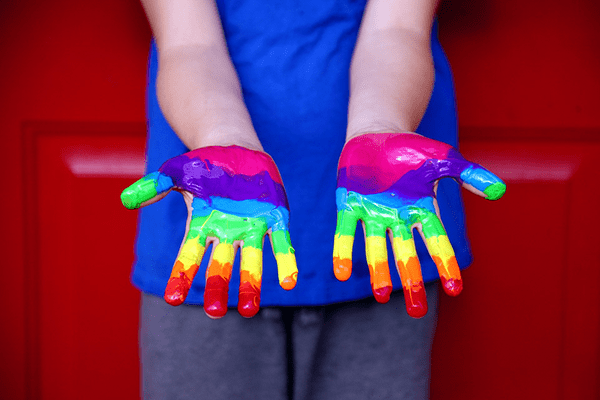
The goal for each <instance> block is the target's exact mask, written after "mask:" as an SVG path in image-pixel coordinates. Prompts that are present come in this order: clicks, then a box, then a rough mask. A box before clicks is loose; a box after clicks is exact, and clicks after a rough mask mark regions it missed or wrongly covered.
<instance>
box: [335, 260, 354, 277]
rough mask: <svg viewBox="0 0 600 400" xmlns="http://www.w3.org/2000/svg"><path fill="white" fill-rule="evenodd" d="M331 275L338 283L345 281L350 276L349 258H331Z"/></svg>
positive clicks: (350, 262)
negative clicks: (332, 274) (333, 275)
mask: <svg viewBox="0 0 600 400" xmlns="http://www.w3.org/2000/svg"><path fill="white" fill-rule="evenodd" d="M333 273H334V274H335V277H336V278H337V279H339V280H340V281H347V280H348V279H349V278H350V275H351V274H352V260H351V259H349V258H339V257H333Z"/></svg>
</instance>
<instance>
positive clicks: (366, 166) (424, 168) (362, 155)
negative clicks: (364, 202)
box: [338, 133, 474, 199]
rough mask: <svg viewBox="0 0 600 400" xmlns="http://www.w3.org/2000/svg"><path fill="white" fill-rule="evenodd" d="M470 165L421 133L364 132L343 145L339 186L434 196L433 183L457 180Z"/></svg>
mask: <svg viewBox="0 0 600 400" xmlns="http://www.w3.org/2000/svg"><path fill="white" fill-rule="evenodd" d="M471 165H474V164H473V163H470V162H468V161H466V160H465V159H464V158H463V157H462V156H461V155H460V153H458V152H457V151H456V150H455V149H454V148H453V147H451V146H449V145H447V144H445V143H441V142H437V141H435V140H431V139H428V138H425V137H423V136H419V135H415V134H398V133H376V134H366V135H362V136H359V137H356V138H354V139H352V140H351V141H349V142H348V143H347V144H346V146H345V147H344V152H343V153H342V157H341V158H340V163H339V167H338V168H339V170H338V187H344V188H346V189H347V190H350V191H354V192H357V193H360V194H364V195H369V194H376V193H382V192H389V193H394V194H397V195H398V196H400V197H402V198H413V199H418V198H422V197H426V196H433V195H434V193H433V183H434V182H435V181H436V180H438V179H439V178H441V177H444V176H450V177H453V178H457V179H459V178H460V174H461V172H462V171H463V170H464V169H465V168H467V167H468V166H471Z"/></svg>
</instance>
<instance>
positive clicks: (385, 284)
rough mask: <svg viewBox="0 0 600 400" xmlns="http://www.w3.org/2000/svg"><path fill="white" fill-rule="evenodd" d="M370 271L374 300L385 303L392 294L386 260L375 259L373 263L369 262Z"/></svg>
mask: <svg viewBox="0 0 600 400" xmlns="http://www.w3.org/2000/svg"><path fill="white" fill-rule="evenodd" d="M369 271H370V272H371V289H373V295H374V296H375V300H377V302H379V303H387V302H388V301H389V300H390V295H391V294H392V278H391V277H390V269H389V267H388V263H387V260H385V261H376V262H375V264H374V265H373V264H369Z"/></svg>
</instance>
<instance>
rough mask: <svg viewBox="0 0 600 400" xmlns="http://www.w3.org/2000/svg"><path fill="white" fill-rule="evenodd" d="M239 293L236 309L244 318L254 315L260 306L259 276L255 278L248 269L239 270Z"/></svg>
mask: <svg viewBox="0 0 600 400" xmlns="http://www.w3.org/2000/svg"><path fill="white" fill-rule="evenodd" d="M240 281H241V283H240V293H239V297H238V311H239V313H240V314H241V315H242V316H243V317H246V318H250V317H253V316H255V315H256V313H257V312H258V310H259V307H260V285H261V279H260V277H259V278H258V279H257V278H255V277H254V276H252V274H251V273H250V272H248V271H245V270H242V271H240Z"/></svg>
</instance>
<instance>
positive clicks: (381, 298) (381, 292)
mask: <svg viewBox="0 0 600 400" xmlns="http://www.w3.org/2000/svg"><path fill="white" fill-rule="evenodd" d="M371 288H372V289H373V295H374V296H375V300H377V302H378V303H387V302H388V301H390V295H391V294H392V286H383V287H380V288H377V289H376V288H375V287H373V286H371Z"/></svg>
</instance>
